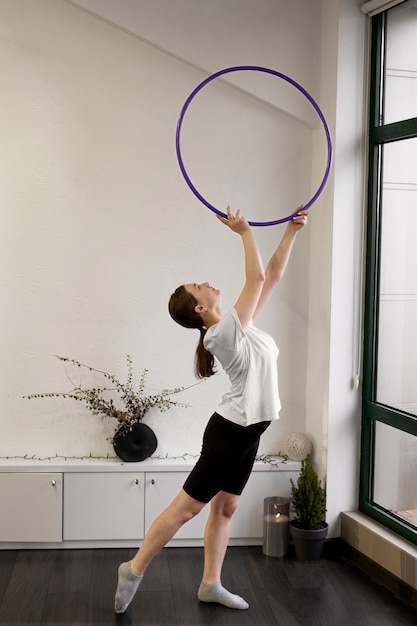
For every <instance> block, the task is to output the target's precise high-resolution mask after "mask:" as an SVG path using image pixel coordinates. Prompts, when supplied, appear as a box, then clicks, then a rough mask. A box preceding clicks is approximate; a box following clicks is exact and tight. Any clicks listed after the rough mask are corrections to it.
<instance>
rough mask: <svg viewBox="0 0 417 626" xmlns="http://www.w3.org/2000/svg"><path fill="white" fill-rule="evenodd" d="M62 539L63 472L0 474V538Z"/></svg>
mask: <svg viewBox="0 0 417 626" xmlns="http://www.w3.org/2000/svg"><path fill="white" fill-rule="evenodd" d="M61 540H62V474H61V473H56V474H55V473H44V474H38V473H24V474H18V473H0V541H2V542H3V541H10V542H12V541H22V542H26V541H28V542H30V541H61Z"/></svg>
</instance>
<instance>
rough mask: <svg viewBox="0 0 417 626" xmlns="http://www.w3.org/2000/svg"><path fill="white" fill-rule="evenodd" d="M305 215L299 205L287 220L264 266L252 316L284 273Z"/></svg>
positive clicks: (305, 212) (306, 214)
mask: <svg viewBox="0 0 417 626" xmlns="http://www.w3.org/2000/svg"><path fill="white" fill-rule="evenodd" d="M307 216H308V211H303V210H302V207H300V210H299V211H298V213H297V215H296V216H295V217H293V218H292V219H291V220H290V221H289V222H288V224H287V227H286V229H285V231H284V234H283V236H282V239H281V241H280V242H279V245H278V247H277V249H276V250H275V252H274V254H273V255H272V257H271V258H270V260H269V262H268V265H267V266H266V270H265V282H264V284H263V288H262V291H261V293H260V295H259V299H258V302H257V306H256V308H255V311H254V314H253V317H254V318H255V317H256V316H257V315H258V313H259V312H260V311H261V309H262V308H263V306H264V304H265V302H266V301H267V300H268V298H269V296H270V294H271V292H272V291H273V289H274V287H275V285H276V284H277V283H278V282H279V281H280V280H281V278H282V276H283V275H284V272H285V269H286V267H287V265H288V261H289V258H290V256H291V250H292V248H293V245H294V242H295V239H296V236H297V233H298V232H299V231H300V230H301V229H302V228H303V227H304V226H305V225H306V223H307Z"/></svg>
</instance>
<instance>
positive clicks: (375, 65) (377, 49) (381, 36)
mask: <svg viewBox="0 0 417 626" xmlns="http://www.w3.org/2000/svg"><path fill="white" fill-rule="evenodd" d="M388 11H389V9H388V10H387V11H385V12H383V13H379V14H378V15H375V16H374V17H372V18H371V59H370V68H371V72H370V92H369V143H368V145H369V153H368V197H367V205H368V209H367V229H366V266H365V298H364V300H365V310H364V346H363V347H364V354H363V390H362V440H361V452H362V454H361V468H360V488H359V510H360V511H361V512H363V513H365V514H366V515H368V516H369V517H371V518H373V519H375V520H376V521H378V522H379V523H381V524H383V525H384V526H386V527H387V528H389V529H391V530H393V531H394V532H396V533H398V534H399V535H400V536H402V537H404V538H405V539H407V540H409V541H411V542H412V543H414V544H417V528H416V527H415V526H413V525H412V524H410V523H409V522H407V521H406V520H403V519H402V518H400V517H399V516H398V515H396V514H395V513H393V512H391V511H388V510H387V509H384V508H383V507H381V506H380V505H378V504H376V503H375V502H374V501H373V484H374V457H375V429H376V424H377V422H382V423H384V424H387V425H389V426H392V427H393V428H396V429H399V430H402V431H404V432H406V433H409V434H411V435H414V436H417V417H416V416H414V415H412V414H410V413H407V412H406V411H401V410H398V409H395V408H393V407H390V406H387V405H384V404H382V403H380V402H377V401H376V382H377V362H378V318H379V301H378V299H379V285H380V260H381V217H382V216H381V201H382V193H381V189H382V172H383V167H382V165H383V146H384V144H386V143H390V142H394V141H401V140H404V139H410V138H415V137H417V117H415V118H412V119H406V120H402V121H400V122H395V123H392V124H383V118H384V66H385V37H386V28H387V18H386V16H387V13H388ZM387 461H388V462H389V459H388V460H387Z"/></svg>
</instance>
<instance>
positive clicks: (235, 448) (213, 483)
mask: <svg viewBox="0 0 417 626" xmlns="http://www.w3.org/2000/svg"><path fill="white" fill-rule="evenodd" d="M270 423H271V422H269V421H268V422H259V423H258V424H252V425H250V426H239V425H238V424H234V423H233V422H231V421H230V420H227V419H225V418H224V417H222V416H221V415H218V413H214V414H213V415H212V416H211V418H210V420H209V422H208V424H207V426H206V429H205V431H204V435H203V445H202V449H201V456H200V458H199V459H198V461H197V463H196V464H195V466H194V468H193V470H192V471H191V473H190V475H189V476H188V478H187V480H186V481H185V483H184V487H183V488H184V491H185V492H186V493H187V494H188V495H189V496H191V497H192V498H194V499H195V500H198V501H199V502H205V503H207V502H209V501H210V500H211V499H212V498H213V497H214V496H215V495H216V494H217V493H218V492H219V491H226V492H227V493H232V494H235V495H238V496H240V494H241V493H242V491H243V489H244V487H245V485H246V483H247V482H248V480H249V476H250V474H251V471H252V468H253V464H254V462H255V458H256V453H257V451H258V447H259V440H260V436H261V435H262V433H263V432H264V431H265V430H266V429H267V428H268V426H269V424H270Z"/></svg>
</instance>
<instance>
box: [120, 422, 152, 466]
mask: <svg viewBox="0 0 417 626" xmlns="http://www.w3.org/2000/svg"><path fill="white" fill-rule="evenodd" d="M157 446H158V440H157V438H156V435H155V433H154V432H153V430H152V428H149V426H147V425H146V424H142V422H136V424H134V426H133V428H132V430H130V431H129V432H127V433H116V434H115V436H114V438H113V449H114V451H115V453H116V454H117V456H118V457H119V458H120V459H122V461H126V462H127V463H134V462H136V461H144V460H145V459H148V458H149V457H150V456H151V455H152V454H153V453H154V452H155V450H156V448H157Z"/></svg>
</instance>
